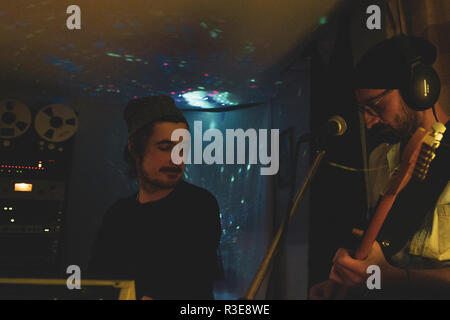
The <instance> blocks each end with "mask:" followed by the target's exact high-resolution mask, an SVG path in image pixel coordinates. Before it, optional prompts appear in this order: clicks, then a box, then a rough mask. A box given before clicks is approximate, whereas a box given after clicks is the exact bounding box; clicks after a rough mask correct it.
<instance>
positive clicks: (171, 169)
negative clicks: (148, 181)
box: [159, 167, 181, 173]
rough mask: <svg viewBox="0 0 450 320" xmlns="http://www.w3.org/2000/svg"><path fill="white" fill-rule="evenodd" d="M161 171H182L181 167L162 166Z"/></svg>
mask: <svg viewBox="0 0 450 320" xmlns="http://www.w3.org/2000/svg"><path fill="white" fill-rule="evenodd" d="M159 171H161V172H172V173H180V172H181V169H180V168H178V167H162V168H161V169H159Z"/></svg>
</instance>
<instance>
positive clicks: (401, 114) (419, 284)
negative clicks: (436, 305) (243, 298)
mask: <svg viewBox="0 0 450 320" xmlns="http://www.w3.org/2000/svg"><path fill="white" fill-rule="evenodd" d="M435 60H436V48H435V47H434V46H433V45H432V44H431V43H429V42H428V41H426V40H424V39H422V38H418V37H411V36H403V35H402V36H396V37H394V38H391V39H388V40H385V41H383V42H381V43H379V44H378V45H376V46H374V47H373V48H371V49H370V50H369V51H368V52H367V53H366V54H365V55H364V56H363V57H362V58H361V60H360V61H359V63H358V64H357V66H356V68H355V73H354V89H355V96H356V99H357V103H358V106H359V109H360V111H361V112H363V113H364V119H365V122H366V127H367V128H368V129H372V130H375V131H376V132H377V134H378V136H379V137H382V138H383V141H385V143H382V144H381V145H379V146H378V147H376V148H375V149H374V150H373V151H372V153H371V155H370V160H369V167H370V171H369V174H368V178H369V181H368V182H369V186H370V190H369V194H368V200H369V204H370V207H371V208H374V207H375V206H376V204H377V201H378V199H379V198H380V196H381V195H382V194H383V193H384V191H385V190H386V186H387V183H388V181H389V179H390V177H391V176H392V174H393V172H394V170H395V167H396V166H397V165H398V163H399V161H400V155H401V151H402V148H403V147H404V146H405V144H406V143H407V142H408V140H409V138H411V136H412V134H413V133H414V132H415V131H416V129H417V128H419V127H422V128H425V129H427V130H429V129H431V127H432V126H433V124H435V123H436V122H440V123H442V124H446V126H447V128H449V127H450V122H449V120H450V116H449V115H447V114H446V112H445V111H444V109H443V108H442V107H441V106H440V104H439V103H438V98H439V93H440V80H439V77H438V75H437V73H436V72H435V71H434V70H433V68H432V67H431V65H432V64H433V63H434V61H435ZM448 131H449V130H447V134H446V135H445V136H444V140H443V141H442V145H441V147H440V148H439V149H438V152H439V153H438V152H437V154H436V158H435V160H433V162H432V164H431V169H430V177H429V178H427V179H426V180H425V183H423V184H418V185H417V186H414V187H411V188H409V190H406V188H405V190H406V191H404V192H403V191H402V192H401V193H400V195H401V197H400V195H399V198H398V200H397V202H398V204H397V203H396V205H395V206H394V207H393V208H392V209H391V212H390V213H389V216H388V217H389V219H388V220H387V221H386V222H385V224H386V223H387V225H386V226H383V229H382V231H381V233H380V236H379V238H378V241H377V242H375V243H374V244H373V247H372V251H371V253H370V254H369V256H368V257H367V258H366V259H365V260H356V259H353V257H352V252H351V251H350V250H348V249H343V248H341V249H339V250H338V251H337V252H336V254H335V257H334V259H333V266H332V268H331V272H330V276H329V280H327V281H325V282H322V283H319V284H316V285H314V286H313V287H312V288H311V291H310V298H311V299H328V298H344V297H339V296H336V294H337V292H338V291H339V290H337V288H338V287H339V286H340V285H342V284H343V285H345V286H348V287H353V288H362V289H364V288H366V289H367V287H366V281H367V278H368V277H369V276H370V274H368V271H367V270H368V267H369V266H371V265H376V266H379V267H380V275H381V290H378V291H379V292H378V293H379V295H378V297H381V298H392V297H396V298H398V297H402V298H430V297H447V298H448V297H450V183H449V181H450V177H449V173H450V165H449V164H450V148H448V143H449V140H450V139H449V134H448ZM414 188H415V189H414ZM411 190H415V193H414V192H413V191H411ZM402 193H403V194H402ZM391 216H392V218H391ZM389 240H393V241H389ZM380 244H381V245H380ZM369 270H370V269H369ZM375 291H376V290H375ZM380 293H381V294H380Z"/></svg>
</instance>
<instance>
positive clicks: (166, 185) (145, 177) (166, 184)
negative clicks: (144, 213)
mask: <svg viewBox="0 0 450 320" xmlns="http://www.w3.org/2000/svg"><path fill="white" fill-rule="evenodd" d="M137 169H138V177H139V180H140V182H141V184H142V188H143V189H144V190H145V191H148V192H152V191H154V190H160V189H173V188H174V187H175V186H176V184H177V183H178V181H179V179H177V180H175V181H162V180H160V179H155V178H151V177H150V175H149V174H148V172H146V171H145V169H144V168H142V167H141V166H139V168H137Z"/></svg>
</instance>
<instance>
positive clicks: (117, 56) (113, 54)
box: [106, 52, 122, 58]
mask: <svg viewBox="0 0 450 320" xmlns="http://www.w3.org/2000/svg"><path fill="white" fill-rule="evenodd" d="M106 55H107V56H110V57H115V58H121V57H122V56H121V55H120V54H117V53H112V52H108V53H107V54H106Z"/></svg>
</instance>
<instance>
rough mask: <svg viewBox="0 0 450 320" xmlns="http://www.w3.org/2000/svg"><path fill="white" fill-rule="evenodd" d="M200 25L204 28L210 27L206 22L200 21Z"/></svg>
mask: <svg viewBox="0 0 450 320" xmlns="http://www.w3.org/2000/svg"><path fill="white" fill-rule="evenodd" d="M200 26H201V27H202V28H204V29H208V25H207V24H206V23H205V22H200Z"/></svg>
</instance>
